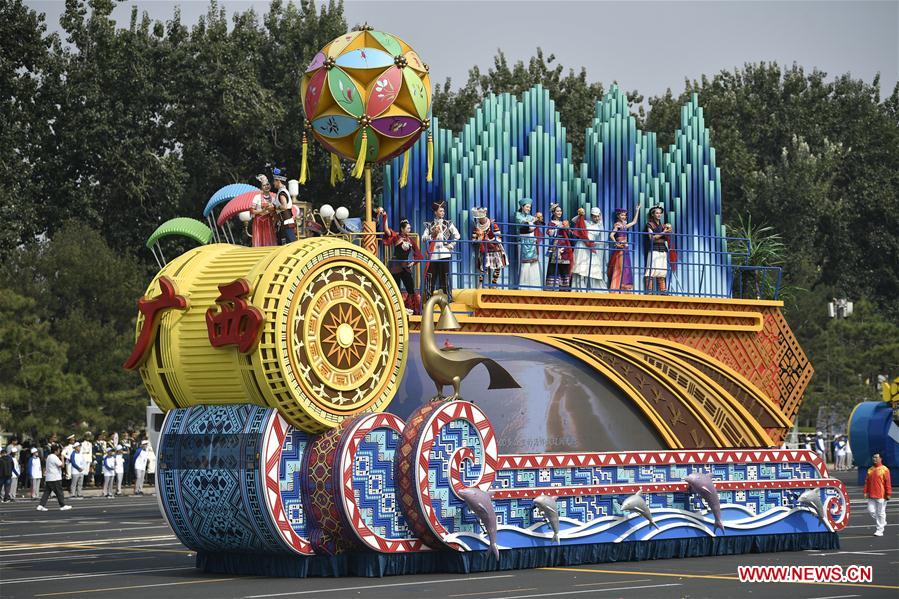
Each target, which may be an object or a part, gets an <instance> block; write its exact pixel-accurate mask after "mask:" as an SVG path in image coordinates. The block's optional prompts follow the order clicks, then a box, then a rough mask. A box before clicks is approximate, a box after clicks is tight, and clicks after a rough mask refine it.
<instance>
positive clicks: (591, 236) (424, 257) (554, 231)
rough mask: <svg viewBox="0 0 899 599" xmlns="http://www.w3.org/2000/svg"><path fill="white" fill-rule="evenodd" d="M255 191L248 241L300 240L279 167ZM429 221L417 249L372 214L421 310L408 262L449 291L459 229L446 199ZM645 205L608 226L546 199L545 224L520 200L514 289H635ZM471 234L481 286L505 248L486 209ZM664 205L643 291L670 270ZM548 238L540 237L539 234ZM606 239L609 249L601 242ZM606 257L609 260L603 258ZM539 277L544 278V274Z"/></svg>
mask: <svg viewBox="0 0 899 599" xmlns="http://www.w3.org/2000/svg"><path fill="white" fill-rule="evenodd" d="M256 179H257V180H258V181H259V185H260V189H261V191H260V193H258V194H257V195H256V197H255V198H254V200H253V203H252V208H251V210H250V213H251V214H252V216H253V226H252V237H253V246H270V245H279V244H280V245H283V244H286V243H291V242H293V241H296V240H297V226H296V220H295V216H294V211H293V202H292V200H291V197H290V193H288V190H287V186H286V181H287V177H285V176H284V174H283V171H282V170H281V169H278V168H275V169H273V171H272V181H273V184H270V183H269V178H268V177H267V176H266V175H264V174H261V175H258V176H257V177H256ZM432 209H433V212H434V219H433V220H432V221H430V222H425V223H424V229H423V231H422V234H421V241H422V245H423V246H425V248H426V250H425V251H424V252H422V250H421V248H419V246H418V244H417V243H416V241H415V236H414V233H413V231H412V225H411V223H410V222H409V221H408V220H401V221H400V223H399V229H398V230H393V229H391V228H390V227H389V225H388V224H387V214H386V212H384V210H383V209H380V208H379V209H378V210H377V219H378V221H379V223H378V224H379V225H380V228H381V230H382V232H383V238H382V240H383V243H384V245H385V246H386V247H388V248H390V250H389V253H390V256H389V268H390V272H391V273H392V274H393V276H394V278H395V279H396V282H397V285H398V286H399V287H400V288H401V290H404V296H405V297H407V305H408V307H409V308H410V309H413V310H414V311H416V312H417V311H418V309H419V308H420V306H421V298H420V296H419V293H418V291H417V290H416V285H415V279H414V276H413V264H414V263H415V262H416V261H422V262H424V264H425V266H424V271H423V273H422V274H423V276H424V279H425V292H426V294H427V295H431V294H433V293H434V291H436V290H437V289H442V290H444V291H446V292H447V293H451V288H452V285H451V281H450V279H451V274H450V271H451V266H452V262H453V255H454V253H455V250H456V242H458V241H459V240H460V239H461V235H460V233H459V229H458V228H457V227H456V225H455V224H454V223H453V222H452V221H451V220H449V219H448V218H447V217H446V202H442V201H441V202H435V203H434V204H433V205H432ZM641 209H642V205H639V206H637V209H636V213H637V214H635V215H634V218H633V219H632V220H630V221H628V216H629V215H628V211H627V209H625V208H616V209H615V222H614V224H613V225H612V229H611V231H609V232H608V239H606V230H605V227H604V224H603V218H602V212H601V211H600V209H599V208H596V207H594V208H592V209H591V210H590V217H589V219H588V218H587V215H586V211H585V210H584V209H583V208H579V209H578V213H577V216H575V218H574V219H572V221H571V222H569V221H568V220H565V219H564V218H563V216H562V207H561V206H560V205H559V204H555V203H553V204H551V205H550V219H549V221H548V222H546V223H544V220H543V215H542V214H541V213H540V212H537V213H536V214H532V213H531V210H532V201H531V200H530V199H528V198H522V199H521V200H519V202H518V210H517V211H516V212H515V224H516V225H517V230H516V232H517V241H518V256H519V273H518V274H519V277H518V282H519V287H520V288H522V289H546V290H550V291H571V290H572V289H590V290H605V289H610V290H624V291H627V290H632V289H633V288H634V275H633V267H632V259H631V251H630V247H631V244H630V239H629V232H628V230H629V229H631V228H633V227H634V226H635V225H636V224H637V219H638V216H637V215H638V214H639V213H640V210H641ZM471 214H472V217H473V219H474V226H473V230H472V235H471V239H472V241H473V242H474V243H475V244H476V245H477V248H476V254H475V255H476V258H477V270H478V287H483V286H485V285H491V286H496V285H498V284H499V280H500V276H501V274H502V271H503V269H505V268H506V267H507V266H508V265H509V259H508V257H507V255H506V251H505V248H504V246H503V235H502V231H501V229H500V226H499V224H497V223H496V222H495V221H494V220H492V219H491V218H490V217H489V215H488V214H487V209H486V208H480V207H478V208H474V209H472V211H471ZM662 214H663V208H662V206H653V207H652V208H651V209H650V211H649V221H648V223H647V226H646V231H645V233H646V234H648V235H649V237H650V242H651V247H650V249H649V252H648V255H647V264H646V271H645V273H644V289H645V290H646V291H647V292H650V293H666V292H667V285H666V280H667V277H668V270H669V258H670V250H671V249H672V242H671V238H670V233H671V225H670V224H668V223H663V222H662ZM544 236H545V237H546V239H545V241H544V240H543V239H541V238H542V237H544ZM608 242H611V248H610V251H609V252H608V255H607V252H606V251H605V246H606V244H607V243H608ZM539 247H544V248H545V250H546V272H545V273H541V272H540V265H539V253H538V252H539V250H538V248H539ZM607 258H608V259H607ZM541 275H542V276H541Z"/></svg>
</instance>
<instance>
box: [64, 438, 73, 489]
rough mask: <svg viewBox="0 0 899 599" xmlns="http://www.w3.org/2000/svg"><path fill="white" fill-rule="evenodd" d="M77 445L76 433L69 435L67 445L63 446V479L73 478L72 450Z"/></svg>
mask: <svg viewBox="0 0 899 599" xmlns="http://www.w3.org/2000/svg"><path fill="white" fill-rule="evenodd" d="M74 447H75V435H69V436H68V437H66V445H65V447H63V448H62V463H63V466H64V468H63V479H64V480H71V478H72V462H70V461H69V460H70V459H71V457H72V450H73V449H74Z"/></svg>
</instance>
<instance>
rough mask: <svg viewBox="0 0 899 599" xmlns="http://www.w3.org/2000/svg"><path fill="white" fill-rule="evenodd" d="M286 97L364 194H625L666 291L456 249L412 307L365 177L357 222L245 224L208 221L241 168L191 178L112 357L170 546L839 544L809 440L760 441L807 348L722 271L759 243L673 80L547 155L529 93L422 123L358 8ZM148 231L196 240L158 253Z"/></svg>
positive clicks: (388, 569) (798, 377)
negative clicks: (263, 242)
mask: <svg viewBox="0 0 899 599" xmlns="http://www.w3.org/2000/svg"><path fill="white" fill-rule="evenodd" d="M301 96H302V102H303V107H304V114H305V116H306V118H307V120H308V123H309V127H308V129H307V133H308V135H309V136H311V137H314V138H315V139H316V140H318V141H319V142H321V143H323V144H324V145H325V147H326V148H327V149H328V150H329V151H330V152H331V153H332V155H333V158H332V165H333V166H334V171H333V172H334V175H333V181H334V182H335V183H339V178H340V173H341V172H342V171H341V169H340V163H339V160H340V159H341V158H344V159H351V160H352V161H353V164H354V166H353V174H355V175H357V176H360V177H361V176H365V177H366V179H367V181H370V173H371V169H372V168H374V167H376V166H377V165H378V164H379V163H385V164H384V189H383V194H382V196H381V205H382V206H384V207H386V208H387V209H388V210H390V211H393V212H394V213H401V214H405V215H407V217H408V218H410V220H413V221H415V222H420V221H421V220H423V218H424V217H423V216H422V212H423V211H424V210H425V209H426V207H428V206H430V205H431V202H432V201H435V200H446V201H447V203H448V207H449V213H450V214H458V215H460V217H459V218H460V223H463V224H462V227H463V229H465V228H466V227H467V226H468V225H467V224H465V223H466V222H467V220H468V216H467V211H468V210H470V209H472V208H473V207H475V206H485V207H487V208H489V210H490V211H491V214H493V215H496V218H497V219H506V220H511V218H510V216H511V214H512V213H513V212H514V210H515V208H516V206H517V205H518V202H519V200H520V199H521V198H522V197H527V198H533V200H532V201H533V202H534V203H535V204H536V205H537V207H539V208H542V209H545V207H546V206H547V205H548V203H549V202H550V201H554V200H559V201H560V202H561V203H562V205H563V206H564V209H565V210H566V211H571V213H573V212H574V211H575V210H576V209H577V208H578V207H582V206H587V207H588V208H590V207H599V208H601V209H602V210H603V211H604V213H606V214H608V213H609V212H610V211H611V209H612V207H613V206H615V205H620V204H623V203H627V204H628V205H630V204H634V205H637V204H638V203H643V204H645V205H649V204H650V203H651V202H652V203H659V204H661V205H663V206H664V207H665V208H666V209H667V211H668V215H667V216H668V220H669V221H670V222H673V223H675V228H676V230H678V231H681V233H680V237H679V239H681V240H682V241H681V242H680V251H681V253H682V256H683V258H682V259H681V263H680V268H679V273H678V277H677V285H673V286H672V293H671V294H670V295H646V294H642V293H639V292H640V291H641V290H640V288H639V281H638V286H637V287H638V288H637V289H634V290H632V291H630V292H627V293H621V292H615V293H612V292H608V291H601V290H598V291H589V292H585V291H542V290H534V289H525V290H522V289H518V285H517V283H518V281H517V280H515V273H514V272H508V271H507V272H505V273H503V279H502V281H501V284H499V285H497V286H494V287H491V288H487V289H484V288H476V286H474V285H471V286H466V285H465V280H466V279H465V278H464V276H463V273H461V272H460V273H459V278H458V280H459V281H460V282H461V284H460V285H457V288H456V289H455V290H454V293H453V297H452V299H451V300H450V298H448V297H447V295H445V294H443V293H437V294H434V295H432V296H431V297H430V298H429V299H428V300H427V302H426V303H425V305H424V309H423V310H422V313H421V314H420V315H418V314H410V313H409V312H410V311H409V310H407V309H406V305H405V304H404V301H403V297H402V294H401V292H400V290H399V288H398V287H397V283H396V282H395V281H394V278H393V277H392V276H391V273H390V272H389V270H388V268H387V266H386V265H385V263H384V261H383V260H382V259H381V257H379V256H378V255H377V237H376V233H375V226H374V223H373V218H372V204H373V197H372V191H371V185H370V184H369V185H367V186H366V189H367V195H368V201H367V203H366V214H365V217H364V221H363V225H362V227H361V233H360V234H359V235H358V236H356V238H355V239H354V238H353V237H352V236H350V237H348V236H346V235H321V236H317V237H305V238H301V239H300V240H299V241H297V242H294V243H290V244H287V245H283V246H278V247H255V248H249V247H244V246H242V245H240V244H239V243H236V242H235V240H236V239H237V237H236V236H235V234H234V233H233V232H229V230H228V229H226V228H224V227H223V226H222V225H223V224H226V221H228V220H229V219H231V218H232V217H234V216H235V215H239V214H243V213H245V211H246V210H247V206H248V204H247V202H248V197H251V196H249V195H248V194H255V193H258V190H256V189H255V188H253V187H252V186H247V185H244V184H231V185H228V186H226V187H225V188H222V189H221V190H219V191H217V192H216V193H215V194H214V195H213V196H212V197H211V198H210V200H209V202H208V203H207V205H206V209H205V210H204V217H206V219H207V222H208V223H209V226H208V227H207V225H205V224H203V223H202V222H201V221H198V220H192V219H183V220H182V219H178V220H177V222H171V221H170V222H169V223H166V224H165V225H164V226H162V227H160V229H159V230H157V232H155V233H154V235H153V236H152V237H151V239H150V240H148V244H147V246H148V247H149V248H155V249H154V250H153V251H154V256H157V260H158V261H159V263H160V271H159V272H158V274H157V275H156V277H154V279H153V280H152V281H151V282H150V284H149V286H148V288H147V291H146V294H145V296H144V298H142V299H141V300H140V302H139V306H138V307H139V314H138V319H137V325H136V343H135V347H134V351H133V353H132V355H131V356H130V357H129V359H128V361H127V363H126V368H129V369H133V370H137V371H139V373H140V376H141V378H142V380H143V382H144V384H145V386H146V388H147V390H148V393H149V395H150V397H151V398H152V400H153V402H154V403H155V404H156V405H157V406H159V408H160V409H161V410H163V411H164V412H165V413H166V415H165V420H164V423H163V425H162V430H161V434H160V441H159V451H158V462H159V467H158V469H157V484H158V491H159V492H158V498H159V502H160V508H161V510H162V512H163V514H164V515H165V517H166V519H167V520H168V522H169V524H170V525H171V527H172V529H173V531H174V532H175V534H176V535H177V536H178V538H179V539H180V540H181V541H182V542H183V543H184V545H185V546H187V547H189V548H190V549H192V550H195V551H196V552H197V566H198V567H200V568H203V569H205V570H207V571H215V572H229V573H240V574H255V575H275V576H298V577H302V576H335V575H366V576H383V575H391V574H411V573H422V572H472V571H483V570H494V569H512V568H530V567H537V566H551V565H563V564H564V565H573V564H583V563H600V562H605V561H618V560H640V559H652V558H670V557H688V556H702V555H718V554H733V553H745V552H759V551H783V550H804V549H821V548H833V547H837V546H838V537H837V531H839V530H840V529H842V528H843V527H845V526H846V525H847V523H848V518H849V501H848V496H847V493H846V489H845V487H844V486H843V484H842V483H840V482H839V481H838V480H836V479H834V478H831V477H830V476H829V475H828V473H827V470H826V467H825V464H824V463H823V462H822V461H821V459H820V458H819V457H818V455H817V454H815V453H814V452H811V451H794V450H783V449H777V447H779V446H780V444H781V441H782V439H783V437H784V435H785V433H786V432H787V431H788V430H789V429H790V428H791V427H792V424H793V419H794V418H795V416H796V412H797V410H798V406H799V403H800V401H801V398H802V394H803V392H804V390H805V387H806V386H807V384H808V382H809V379H810V377H811V374H812V367H811V365H810V364H809V362H808V360H807V358H806V356H805V354H804V353H803V351H802V349H801V348H800V347H799V345H798V343H797V341H796V338H795V337H794V335H793V334H792V332H791V330H790V328H789V326H788V325H787V323H786V321H785V319H784V317H783V314H782V311H781V308H782V304H781V302H779V301H777V300H776V299H758V298H755V297H749V298H747V297H744V296H745V295H750V296H751V295H753V294H744V293H739V292H738V291H737V285H736V283H735V281H740V282H741V283H742V281H743V280H744V275H746V273H747V272H748V271H749V272H753V273H756V274H757V269H754V268H753V267H751V266H749V265H742V264H738V263H736V262H735V261H734V259H733V256H732V254H731V253H729V252H728V248H727V238H726V234H725V233H726V232H725V230H724V228H723V226H722V224H721V186H720V172H719V171H718V169H717V167H716V165H715V154H714V149H713V148H711V145H710V140H709V135H708V130H707V129H705V126H704V123H703V121H702V109H701V108H700V107H699V106H698V104H697V102H696V99H695V98H694V99H693V100H692V101H691V103H690V104H689V105H688V106H685V107H684V110H683V112H682V123H683V125H682V129H681V131H678V132H677V134H676V137H675V139H676V142H675V145H673V146H671V147H670V148H669V150H667V151H662V150H661V149H659V148H657V147H656V140H655V136H654V135H653V134H644V133H643V132H641V131H638V130H637V129H636V127H635V123H634V119H633V117H632V116H630V115H629V114H628V112H627V106H626V102H625V100H624V98H623V95H622V94H621V93H620V91H619V90H617V88H613V89H612V90H611V91H610V92H609V94H607V96H606V98H604V99H603V101H602V102H600V103H598V104H597V106H596V111H595V117H596V118H595V119H594V121H593V124H592V125H591V128H590V129H589V130H588V131H587V156H586V161H585V162H584V163H583V164H581V165H579V166H575V165H574V164H573V161H572V160H571V147H570V145H569V144H567V142H566V140H565V136H566V133H565V129H564V127H563V126H562V125H561V123H560V122H559V120H558V113H557V112H555V109H554V106H553V104H552V101H551V99H549V98H548V95H547V94H546V92H545V90H542V89H540V88H535V89H532V90H530V91H529V92H526V93H525V94H524V96H523V97H522V98H521V99H517V98H513V97H511V96H508V95H504V96H500V97H490V98H489V99H488V100H486V101H485V103H484V104H482V106H480V107H479V108H478V112H477V114H476V115H474V116H473V117H472V119H471V120H470V121H469V123H468V124H467V125H466V127H465V129H464V130H463V131H461V132H459V133H453V132H450V131H447V130H445V129H443V128H441V127H440V126H439V123H437V122H436V119H433V118H431V116H430V82H429V79H428V68H427V66H426V65H425V64H424V63H423V62H422V61H421V58H420V57H419V56H418V55H417V54H416V53H415V51H414V50H413V49H412V48H411V47H410V46H408V45H407V44H406V43H405V42H403V41H402V40H400V39H399V38H397V37H395V36H393V35H391V34H387V33H382V32H379V31H374V30H371V29H368V28H363V29H362V30H360V31H354V32H351V33H348V34H346V35H345V36H342V37H340V38H337V39H336V40H334V41H333V42H331V43H330V44H328V45H327V46H325V48H323V49H322V51H321V52H319V53H317V54H316V55H315V57H314V58H313V59H312V61H311V63H310V64H309V66H308V67H307V68H306V69H305V71H304V74H303V77H302V89H301ZM309 142H310V140H309V139H308V138H304V141H303V145H304V160H303V166H302V167H301V169H300V176H299V179H300V182H302V181H303V180H304V179H305V178H306V175H307V166H306V164H305V154H306V152H305V146H306V144H308V143H309ZM333 161H336V164H335V163H334V162H333ZM292 189H293V191H294V192H296V189H297V187H296V185H292ZM294 195H296V193H294ZM216 209H218V210H219V215H218V216H216V215H215V210H216ZM308 209H309V210H311V208H308ZM322 211H323V212H324V207H323V208H322ZM330 214H332V213H329V215H330ZM342 216H345V215H342ZM324 224H325V227H324V229H319V232H321V231H322V230H325V231H326V230H327V229H328V226H327V225H328V223H324ZM468 233H469V231H468V230H467V229H466V230H463V234H464V235H467V234H468ZM172 234H179V235H187V236H189V237H190V238H191V239H193V240H194V241H195V242H197V243H199V244H200V247H197V248H194V249H192V250H189V251H187V252H185V253H183V254H181V255H179V256H177V257H174V258H172V259H171V260H166V259H165V257H164V256H163V255H162V248H161V247H160V246H159V245H158V244H159V241H160V239H162V238H163V237H164V236H166V235H172ZM301 237H303V235H301ZM471 251H472V250H471V248H468V247H463V249H462V251H461V252H460V254H462V257H461V258H460V259H459V263H460V264H464V262H465V260H467V259H468V258H469V253H470V252H471ZM515 251H516V250H514V248H512V249H510V253H511V254H512V257H513V258H515ZM690 256H693V258H690ZM635 260H637V261H639V260H640V257H639V256H638V255H635ZM757 290H758V286H757V287H756V291H757ZM753 293H755V292H753ZM756 295H760V294H756ZM450 389H452V391H450Z"/></svg>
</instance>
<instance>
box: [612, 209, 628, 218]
mask: <svg viewBox="0 0 899 599" xmlns="http://www.w3.org/2000/svg"><path fill="white" fill-rule="evenodd" d="M619 214H627V208H615V215H616V216H617V215H619Z"/></svg>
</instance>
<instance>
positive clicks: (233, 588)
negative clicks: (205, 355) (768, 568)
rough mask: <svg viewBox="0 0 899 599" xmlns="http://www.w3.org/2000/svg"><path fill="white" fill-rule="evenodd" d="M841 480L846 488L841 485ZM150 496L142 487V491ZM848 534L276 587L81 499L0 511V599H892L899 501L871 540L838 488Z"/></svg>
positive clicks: (897, 572)
mask: <svg viewBox="0 0 899 599" xmlns="http://www.w3.org/2000/svg"><path fill="white" fill-rule="evenodd" d="M843 478H845V479H848V477H843ZM150 490H152V487H150ZM849 490H850V494H851V498H852V517H851V520H850V524H849V526H848V527H847V528H845V529H844V530H843V531H842V532H841V533H840V539H841V550H840V551H835V550H831V551H802V552H790V553H767V554H748V555H737V556H721V557H705V558H691V559H680V560H654V561H644V562H622V563H616V564H599V565H587V566H579V567H572V568H541V569H536V570H519V571H510V572H487V573H481V574H472V575H468V576H465V575H447V574H431V575H422V576H400V577H389V578H356V577H353V578H338V579H333V578H331V579H327V578H326V579H321V578H319V579H314V578H312V579H287V578H263V577H239V576H229V575H215V574H204V573H202V572H200V571H199V570H197V569H196V568H195V567H194V557H195V556H194V553H193V552H191V551H190V550H188V549H187V548H186V547H184V546H183V545H181V543H180V542H178V539H177V538H175V536H174V535H173V534H172V531H171V529H170V528H169V527H168V525H167V524H166V523H165V521H164V520H163V519H162V517H161V516H160V514H159V511H158V507H157V503H156V498H155V497H153V496H144V497H133V496H126V497H119V498H116V499H103V498H100V497H90V498H87V499H84V500H81V501H78V500H76V501H72V502H71V504H72V505H73V506H74V508H73V509H72V510H69V511H65V512H60V511H59V508H58V506H57V504H56V503H55V500H51V503H50V504H48V505H49V507H50V510H51V511H49V512H38V511H36V510H35V505H36V502H34V501H23V500H19V502H17V503H15V504H3V505H2V506H0V540H2V542H0V597H2V598H3V599H14V598H15V599H18V598H25V597H60V598H63V599H66V598H70V597H71V598H78V597H98V598H100V599H103V598H107V597H109V598H113V597H126V596H128V597H140V598H141V599H148V598H155V597H162V598H165V599H180V598H191V599H193V598H202V599H205V598H210V599H212V598H216V599H218V598H223V599H224V598H249V599H263V598H275V597H297V598H300V599H302V598H304V597H322V598H325V599H339V598H343V597H366V598H367V597H372V598H390V599H395V598H418V597H422V598H427V599H439V598H453V599H456V598H460V599H462V598H465V599H467V598H470V599H531V598H537V597H609V598H612V597H638V598H640V599H644V598H651V597H715V598H718V597H761V598H764V599H772V598H777V597H789V598H790V599H801V598H806V599H849V598H853V597H893V598H895V597H899V500H895V499H894V500H893V501H891V502H890V503H889V504H888V506H887V521H888V524H887V533H886V535H885V536H883V537H874V536H873V535H872V532H873V526H872V521H871V518H870V517H869V516H868V514H867V511H866V510H865V504H864V501H863V499H862V496H861V490H860V489H859V488H858V487H856V486H851V487H849ZM741 565H805V566H828V565H840V566H844V567H845V566H849V565H862V566H872V567H873V572H874V580H873V582H872V583H870V584H853V583H827V584H824V583H777V584H775V583H765V584H761V583H741V582H740V581H739V580H738V578H737V567H738V566H741Z"/></svg>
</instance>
